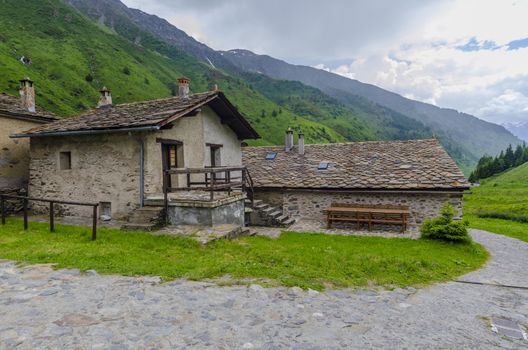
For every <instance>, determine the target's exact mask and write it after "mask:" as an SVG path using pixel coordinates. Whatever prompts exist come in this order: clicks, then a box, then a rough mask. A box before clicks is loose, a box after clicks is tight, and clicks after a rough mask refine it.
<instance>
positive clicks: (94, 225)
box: [92, 204, 98, 241]
mask: <svg viewBox="0 0 528 350" xmlns="http://www.w3.org/2000/svg"><path fill="white" fill-rule="evenodd" d="M97 206H98V204H94V206H93V227H92V241H95V239H96V238H97Z"/></svg>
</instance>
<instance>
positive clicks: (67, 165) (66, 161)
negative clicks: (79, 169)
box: [59, 152, 71, 170]
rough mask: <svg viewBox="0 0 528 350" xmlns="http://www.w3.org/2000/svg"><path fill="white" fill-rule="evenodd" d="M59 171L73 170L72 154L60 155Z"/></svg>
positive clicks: (63, 153)
mask: <svg viewBox="0 0 528 350" xmlns="http://www.w3.org/2000/svg"><path fill="white" fill-rule="evenodd" d="M59 169H60V170H69V169H71V152H60V154H59Z"/></svg>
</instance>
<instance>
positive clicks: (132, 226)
mask: <svg viewBox="0 0 528 350" xmlns="http://www.w3.org/2000/svg"><path fill="white" fill-rule="evenodd" d="M121 229H122V230H125V231H153V230H155V229H156V225H155V224H140V223H128V224H124V225H122V226H121Z"/></svg>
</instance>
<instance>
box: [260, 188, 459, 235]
mask: <svg viewBox="0 0 528 350" xmlns="http://www.w3.org/2000/svg"><path fill="white" fill-rule="evenodd" d="M278 195H279V196H281V197H282V200H283V213H284V214H285V215H288V216H290V217H292V218H295V219H296V220H297V221H301V220H317V221H320V222H325V221H326V218H325V216H324V214H323V210H324V209H325V208H328V207H330V206H331V204H332V203H349V204H367V205H405V206H409V209H410V211H411V215H410V218H409V219H410V221H409V230H410V231H413V232H416V231H418V229H419V227H420V225H421V224H422V223H423V221H424V220H425V219H428V218H431V217H434V216H437V215H438V213H439V211H440V208H441V207H442V205H443V204H444V203H445V202H446V201H450V202H451V204H452V205H453V206H454V207H455V209H456V210H457V212H458V217H460V214H461V213H462V194H452V195H449V194H441V193H423V194H406V193H378V194H376V193H357V192H356V193H342V192H341V193H340V192H313V191H312V192H310V191H284V193H282V192H280V191H277V192H274V191H272V192H259V193H258V195H257V198H259V199H262V200H264V201H266V198H268V199H269V198H271V199H273V200H276V197H277V196H278ZM270 204H271V203H270Z"/></svg>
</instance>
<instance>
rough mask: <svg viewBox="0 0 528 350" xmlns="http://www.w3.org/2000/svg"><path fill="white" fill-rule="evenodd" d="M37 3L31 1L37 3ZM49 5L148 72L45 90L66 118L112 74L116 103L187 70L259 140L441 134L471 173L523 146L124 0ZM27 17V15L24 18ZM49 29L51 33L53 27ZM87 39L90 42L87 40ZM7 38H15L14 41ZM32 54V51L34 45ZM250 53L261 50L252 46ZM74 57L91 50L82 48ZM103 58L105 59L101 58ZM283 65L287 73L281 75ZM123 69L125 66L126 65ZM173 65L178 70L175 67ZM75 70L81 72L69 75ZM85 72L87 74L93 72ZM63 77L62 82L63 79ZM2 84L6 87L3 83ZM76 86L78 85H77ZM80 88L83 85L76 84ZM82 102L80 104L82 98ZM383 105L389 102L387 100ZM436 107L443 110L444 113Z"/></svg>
mask: <svg viewBox="0 0 528 350" xmlns="http://www.w3.org/2000/svg"><path fill="white" fill-rule="evenodd" d="M33 2H34V1H30V3H33ZM7 3H8V4H9V3H13V4H15V2H14V1H11V0H7ZM41 3H42V4H51V3H54V4H57V3H64V4H67V5H68V6H69V7H70V8H71V9H72V11H76V12H77V13H79V14H82V16H85V18H86V19H87V20H89V21H92V23H94V24H95V25H96V26H97V27H98V29H99V30H100V31H102V32H105V33H106V35H107V36H115V37H116V40H122V39H124V40H127V41H128V44H127V45H126V48H123V49H122V51H125V52H126V53H127V54H128V55H129V56H130V58H128V60H129V61H130V62H129V63H126V60H125V59H124V58H123V60H124V61H123V62H124V63H123V64H130V66H131V68H133V69H132V76H135V75H136V69H137V70H141V71H142V74H144V75H145V77H144V79H145V81H144V82H143V81H141V80H140V79H143V78H139V77H134V78H136V80H135V81H134V83H135V84H136V85H142V86H143V90H142V91H138V90H139V89H136V90H134V91H133V93H130V92H127V90H126V89H127V88H128V86H127V85H126V84H124V82H126V81H128V80H130V78H131V77H130V76H122V74H117V73H115V72H112V73H108V72H105V74H103V75H101V74H95V76H94V77H93V78H94V82H89V83H88V84H86V82H82V83H83V84H81V85H82V86H83V87H82V88H79V89H80V91H77V92H76V94H77V95H78V96H77V98H74V96H68V95H67V94H66V92H65V91H61V92H60V94H58V92H57V89H55V91H53V92H52V93H50V91H44V92H41V96H40V98H45V99H46V103H47V104H49V105H51V106H52V108H51V109H52V110H53V108H55V107H57V106H53V103H54V101H57V100H54V99H53V98H57V97H58V96H57V94H58V95H60V97H61V99H60V100H58V102H59V103H60V104H61V106H59V107H60V108H58V107H57V108H55V110H53V111H56V110H57V109H60V112H61V113H59V114H62V115H64V114H72V113H73V112H74V111H82V110H83V108H86V106H87V105H88V103H87V102H86V101H87V99H86V96H87V95H90V100H93V99H94V96H95V94H96V92H97V90H98V89H97V88H96V87H95V83H96V82H97V83H98V84H99V83H104V82H105V83H106V85H112V84H113V81H110V82H108V80H109V77H112V79H115V78H117V79H121V78H124V79H123V82H119V83H120V84H115V85H117V86H115V87H112V88H113V89H114V91H115V92H116V93H117V94H116V95H117V96H116V97H117V98H116V101H117V102H119V101H132V100H138V99H145V98H150V96H149V94H150V95H153V94H155V93H156V94H157V97H164V96H167V95H168V94H170V93H171V90H172V92H173V93H174V75H175V74H176V73H178V74H180V73H181V74H185V75H189V76H190V77H191V79H192V80H193V82H192V84H191V88H195V89H198V90H200V91H203V90H204V89H207V88H211V87H212V85H214V84H219V85H220V88H221V89H222V90H226V91H225V92H226V95H228V97H229V98H231V99H232V100H233V101H234V103H235V104H237V107H238V108H240V110H241V112H243V113H244V114H246V116H247V117H248V119H249V120H250V121H251V122H252V123H253V124H254V126H255V127H256V128H257V130H258V131H259V133H261V134H262V135H263V136H264V139H263V140H261V141H260V143H259V144H270V143H273V144H281V143H282V142H283V133H284V129H285V128H286V127H287V126H295V127H300V128H303V131H305V134H306V135H307V142H336V141H360V140H373V139H409V138H428V137H431V136H433V135H436V136H437V137H438V139H439V140H440V141H441V142H442V145H443V146H444V147H445V148H446V149H447V150H448V152H449V153H450V155H451V156H453V157H454V158H455V159H456V160H457V162H458V163H459V164H460V165H462V166H463V167H464V170H465V171H466V173H469V170H470V168H471V167H472V166H474V164H476V161H477V160H478V159H479V158H480V156H481V155H482V154H484V153H490V154H493V151H497V152H498V150H499V149H502V148H505V146H506V145H505V144H506V143H513V144H515V143H518V142H520V141H519V140H517V139H515V137H514V136H513V135H511V134H509V132H507V131H506V130H505V129H503V128H502V129H501V127H498V126H495V127H498V129H496V130H495V129H494V127H493V126H492V125H489V126H488V127H487V128H484V129H486V132H485V133H482V132H481V135H479V138H480V139H479V138H477V140H476V142H474V144H471V142H466V141H467V140H465V137H464V135H463V134H460V131H459V130H457V129H456V128H455V129H454V130H453V128H451V129H450V128H443V127H442V126H443V125H442V123H443V122H440V123H438V122H436V121H435V120H434V119H435V117H436V116H435V113H432V116H428V115H427V108H426V107H422V108H421V109H422V110H420V108H418V107H416V106H420V105H416V103H419V102H417V101H412V100H408V101H409V102H408V103H410V105H408V106H407V107H405V106H403V107H402V108H399V111H398V110H395V109H393V108H392V107H391V106H386V105H382V104H380V103H378V101H376V94H381V95H382V96H385V97H386V96H390V97H391V98H392V99H394V100H395V101H396V102H394V103H396V104H397V102H398V101H401V99H403V97H402V96H399V95H397V94H396V93H393V92H388V91H386V90H383V89H381V88H378V87H376V86H374V85H370V84H365V83H361V82H357V83H358V84H360V85H358V86H359V87H365V86H367V87H368V89H367V90H368V91H370V93H369V94H365V93H363V96H362V95H361V94H360V93H357V94H356V93H355V91H353V90H352V91H348V90H347V89H346V86H345V88H342V89H339V87H340V85H339V84H350V83H349V82H348V80H349V79H347V78H344V77H340V76H337V78H336V77H333V79H338V82H337V83H333V82H332V83H331V84H330V83H328V82H327V83H326V84H322V83H325V81H324V80H323V81H322V82H321V81H319V80H317V79H321V78H320V77H319V76H318V75H317V74H316V75H315V78H313V77H312V79H316V80H315V81H313V82H312V83H311V84H308V83H306V82H304V81H302V80H301V79H294V78H299V77H296V76H293V77H291V78H292V79H287V78H289V76H286V78H284V76H285V75H286V73H287V72H288V71H289V70H290V68H291V66H293V65H290V64H289V63H287V62H284V61H279V60H276V59H274V58H272V57H271V56H267V57H268V59H269V60H275V61H273V62H274V63H277V62H276V61H279V62H278V63H277V67H276V68H275V70H274V71H272V72H269V71H266V69H268V70H269V67H267V66H264V68H265V69H262V70H259V69H254V67H253V65H254V62H252V61H251V60H250V61H248V62H245V63H244V64H242V63H241V62H240V60H238V61H237V60H235V59H234V58H233V52H231V54H226V52H224V51H215V50H213V49H212V48H210V47H208V46H207V45H205V44H202V43H200V42H199V41H197V40H195V39H194V38H192V37H190V36H189V35H187V34H186V33H185V32H184V31H182V30H180V29H178V28H177V27H175V26H174V25H172V24H170V23H169V22H167V21H166V20H164V19H162V18H160V17H158V16H155V15H150V14H147V13H145V12H143V11H140V10H136V9H130V8H128V7H127V6H126V5H124V4H123V3H122V2H121V1H119V0H64V1H63V2H61V1H59V0H43V1H42V2H41ZM35 4H36V3H35ZM13 6H15V5H13ZM35 6H37V5H35ZM0 16H1V15H0ZM20 21H23V20H22V19H21V20H20ZM13 24H14V25H15V26H17V25H19V23H18V22H13ZM46 30H48V31H49V30H50V29H46ZM89 30H94V29H89ZM46 35H48V34H46ZM14 36H15V39H16V40H19V38H18V37H17V36H20V33H16V35H14ZM51 37H53V35H51ZM0 39H1V38H0ZM51 39H53V38H51ZM78 39H79V38H78ZM80 39H82V40H84V38H82V37H80ZM6 42H9V40H7V41H6ZM1 45H2V40H0V56H1V53H2V51H1V48H2V47H1ZM119 45H124V44H119ZM92 46H94V44H88V45H86V47H87V49H88V50H89V51H93V50H96V49H95V48H92ZM95 46H97V44H95ZM44 49H45V48H44ZM106 50H107V51H110V52H103V53H100V52H98V51H97V55H99V56H100V57H98V59H99V60H108V58H109V57H111V49H106ZM27 51H32V50H30V49H27ZM136 51H137V52H136ZM238 51H241V50H238ZM93 52H96V51H93ZM139 52H143V53H144V55H147V56H148V58H147V56H145V57H142V58H139V59H138V58H134V57H135V56H137V55H138V53H139ZM244 52H246V53H249V54H252V55H255V54H253V53H251V52H250V51H244ZM72 55H73V56H78V55H84V54H83V53H82V52H75V53H74V54H73V53H72ZM97 55H96V56H97ZM153 55H154V56H156V57H157V58H156V57H154V56H153ZM107 56H108V57H107ZM255 56H258V55H255ZM253 58H254V57H253ZM86 60H89V59H86ZM142 60H146V61H144V62H143V64H142V65H141V66H137V65H138V64H141V61H142ZM165 60H166V61H167V62H165ZM195 60H196V61H195ZM96 61H97V60H96ZM96 63H97V64H99V63H100V62H96ZM132 64H133V65H132ZM143 66H144V67H143ZM169 67H172V68H169ZM295 67H303V68H302V69H306V70H307V72H308V73H310V74H311V73H313V70H315V69H314V68H312V67H306V66H295ZM26 68H27V69H15V70H16V71H29V72H31V68H28V67H26ZM113 68H114V70H115V69H116V67H115V65H113ZM142 68H145V69H142ZM279 68H280V69H282V70H284V71H285V72H281V70H280V69H279ZM82 69H85V68H82ZM117 69H122V70H124V67H122V68H117ZM172 69H175V70H174V71H170V70H172ZM143 71H144V72H143ZM273 73H277V74H273ZM278 73H281V76H283V77H282V78H281V77H279V76H277V75H278ZM30 74H33V73H30ZM68 74H74V73H73V72H68ZM76 74H77V76H76V77H75V79H76V81H79V80H82V79H80V78H81V77H79V76H78V75H79V73H78V72H77V73H76ZM82 74H83V75H84V74H85V73H82ZM328 74H331V73H328ZM9 76H10V77H11V79H12V80H11V82H10V83H9V85H8V87H9V89H11V90H15V86H14V82H15V80H14V79H15V76H13V75H12V72H11V73H10V75H9ZM334 76H335V75H334ZM50 77H52V78H57V77H56V76H55V74H54V73H53V72H49V74H48V75H47V76H46V77H42V78H44V79H48V80H50V79H51V78H50ZM86 77H88V75H87V76H86ZM16 78H18V77H16ZM147 78H148V79H147ZM149 79H151V80H153V81H154V80H155V83H156V87H157V89H154V90H152V91H149V90H150V87H149V86H146V82H147V81H148V80H149ZM340 79H347V80H344V83H343V81H342V80H340ZM51 80H53V79H51ZM60 80H61V79H55V81H57V82H59V81H60ZM305 80H306V79H305ZM138 83H139V84H138ZM66 85H69V84H66ZM70 85H71V84H70ZM0 87H2V84H1V83H0ZM69 87H70V88H71V86H69ZM73 88H76V87H75V86H73ZM84 89H86V90H84ZM145 89H147V90H145ZM38 97H39V96H38ZM52 97H53V98H52ZM77 99H78V100H79V102H75V101H76V100H77ZM378 99H379V97H378ZM64 101H66V103H65V102H64ZM381 102H384V103H386V104H387V103H388V102H387V101H385V100H384V101H381ZM389 102H390V101H389ZM389 104H390V103H389ZM400 107H401V106H400ZM413 108H414V109H416V108H418V110H417V111H416V110H413ZM435 108H436V107H435ZM423 109H425V111H424V110H423ZM66 110H67V111H68V112H67V113H65V112H64V111H66ZM435 111H436V112H437V113H439V112H438V110H435ZM445 111H448V110H445ZM411 112H412V113H415V114H416V113H418V114H425V116H421V117H420V118H417V117H416V116H414V118H411V117H410V116H409V114H411V115H412V113H411ZM442 113H443V112H442ZM449 113H451V114H452V118H455V119H456V118H458V117H459V115H460V113H458V112H456V111H451V112H449ZM462 116H463V118H464V120H465V121H466V124H468V120H475V122H474V123H475V124H477V125H476V127H475V129H477V131H478V129H479V127H483V125H484V124H482V121H480V120H478V119H477V118H476V117H471V116H466V117H464V115H462ZM472 118H474V119H472ZM431 119H432V120H431ZM469 124H471V123H469ZM465 128H466V129H467V128H468V126H465ZM469 128H470V129H471V128H473V126H471V125H470V126H469ZM457 133H458V134H457ZM497 138H498V139H499V141H498V142H496V141H494V142H489V141H490V140H494V139H497ZM470 141H471V140H470ZM483 143H490V144H491V143H493V144H492V145H484V146H489V147H487V148H486V147H482V144H483ZM502 145H504V147H502ZM501 147H502V148H501Z"/></svg>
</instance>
